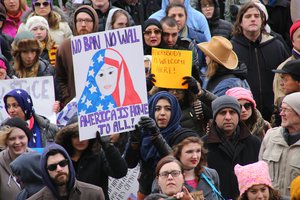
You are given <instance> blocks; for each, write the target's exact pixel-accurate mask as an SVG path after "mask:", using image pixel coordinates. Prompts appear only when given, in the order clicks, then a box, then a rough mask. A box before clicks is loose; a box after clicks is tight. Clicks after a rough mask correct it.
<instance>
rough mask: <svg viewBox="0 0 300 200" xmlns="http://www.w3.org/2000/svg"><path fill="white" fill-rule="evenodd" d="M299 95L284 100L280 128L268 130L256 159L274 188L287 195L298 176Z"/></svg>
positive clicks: (299, 165)
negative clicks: (264, 165)
mask: <svg viewBox="0 0 300 200" xmlns="http://www.w3.org/2000/svg"><path fill="white" fill-rule="evenodd" d="M299 99H300V92H294V93H292V94H289V95H287V96H285V97H284V99H283V100H282V104H281V112H280V116H281V126H279V127H275V128H272V129H269V131H268V132H267V133H266V136H265V137H264V139H263V142H262V145H261V148H260V152H259V160H263V161H266V162H267V163H268V165H269V172H270V176H271V180H272V185H273V187H274V189H277V190H279V192H280V194H282V195H287V196H289V195H290V184H291V182H292V180H293V179H294V178H296V177H297V176H299V175H300V159H299V151H300V101H299Z"/></svg>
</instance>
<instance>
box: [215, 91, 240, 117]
mask: <svg viewBox="0 0 300 200" xmlns="http://www.w3.org/2000/svg"><path fill="white" fill-rule="evenodd" d="M211 108H212V111H213V118H214V119H215V118H216V116H217V114H218V113H219V112H220V111H221V110H222V109H224V108H232V109H233V110H235V111H236V112H237V114H238V115H239V117H240V115H241V106H240V103H239V102H238V101H237V100H236V98H234V97H231V96H227V95H223V96H220V97H218V98H216V99H215V100H213V102H212V104H211Z"/></svg>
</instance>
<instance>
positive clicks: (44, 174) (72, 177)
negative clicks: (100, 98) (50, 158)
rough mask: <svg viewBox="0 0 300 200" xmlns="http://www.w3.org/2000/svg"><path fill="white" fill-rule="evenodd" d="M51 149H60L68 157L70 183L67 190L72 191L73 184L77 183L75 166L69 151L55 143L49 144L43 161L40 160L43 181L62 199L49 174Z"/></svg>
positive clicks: (44, 152)
mask: <svg viewBox="0 0 300 200" xmlns="http://www.w3.org/2000/svg"><path fill="white" fill-rule="evenodd" d="M51 150H58V151H59V152H60V153H61V154H62V155H63V156H64V157H65V158H66V159H68V166H69V182H68V185H67V190H68V191H71V189H72V188H73V186H74V184H75V170H74V167H73V164H72V160H71V158H70V156H69V155H68V153H67V151H66V150H65V149H64V148H63V147H62V146H60V145H58V144H55V143H53V144H51V145H49V146H47V147H46V148H45V149H44V151H43V154H42V157H41V161H40V166H41V171H42V177H43V181H44V183H45V185H46V186H47V187H48V188H49V189H50V190H51V191H52V193H53V195H54V196H55V197H56V198H57V199H62V198H61V197H60V196H59V193H58V191H57V189H56V187H55V185H54V184H53V182H52V181H51V178H50V176H49V174H48V169H47V155H48V153H49V152H50V151H51Z"/></svg>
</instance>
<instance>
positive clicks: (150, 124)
mask: <svg viewBox="0 0 300 200" xmlns="http://www.w3.org/2000/svg"><path fill="white" fill-rule="evenodd" d="M139 125H140V126H141V127H142V128H143V129H144V130H146V131H149V132H150V134H151V135H152V136H157V135H159V128H158V127H157V126H156V122H155V120H154V119H152V118H151V117H145V116H142V117H141V119H140V121H139Z"/></svg>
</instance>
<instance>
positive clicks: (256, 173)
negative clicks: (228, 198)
mask: <svg viewBox="0 0 300 200" xmlns="http://www.w3.org/2000/svg"><path fill="white" fill-rule="evenodd" d="M234 173H235V175H236V177H237V180H238V184H239V190H240V196H242V195H243V194H244V193H245V192H246V191H247V190H248V189H249V188H251V187H252V186H253V185H259V184H264V185H267V186H269V187H270V188H273V187H272V182H271V178H270V175H269V168H268V164H267V163H266V162H264V161H258V162H255V163H252V164H249V165H245V166H241V165H239V164H237V165H235V167H234Z"/></svg>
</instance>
